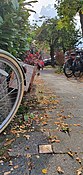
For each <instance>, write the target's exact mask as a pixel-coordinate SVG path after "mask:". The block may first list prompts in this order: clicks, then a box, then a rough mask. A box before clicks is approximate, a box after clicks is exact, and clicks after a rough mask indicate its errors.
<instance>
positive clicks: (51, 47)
mask: <svg viewBox="0 0 83 175" xmlns="http://www.w3.org/2000/svg"><path fill="white" fill-rule="evenodd" d="M50 56H51V65H52V67H54V45H50Z"/></svg>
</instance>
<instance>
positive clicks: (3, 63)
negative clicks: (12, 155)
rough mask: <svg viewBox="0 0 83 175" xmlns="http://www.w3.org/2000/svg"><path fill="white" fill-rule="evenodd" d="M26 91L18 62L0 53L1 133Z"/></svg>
mask: <svg viewBox="0 0 83 175" xmlns="http://www.w3.org/2000/svg"><path fill="white" fill-rule="evenodd" d="M23 92H24V79H23V74H22V71H21V67H20V65H19V64H18V62H17V61H16V60H15V59H14V58H12V57H10V55H9V56H8V55H5V54H4V53H3V54H2V53H0V133H1V132H2V131H3V130H4V129H5V128H6V127H7V125H8V124H9V123H10V121H11V120H12V118H13V117H14V116H15V114H16V112H17V110H18V108H19V105H20V103H21V100H22V97H23Z"/></svg>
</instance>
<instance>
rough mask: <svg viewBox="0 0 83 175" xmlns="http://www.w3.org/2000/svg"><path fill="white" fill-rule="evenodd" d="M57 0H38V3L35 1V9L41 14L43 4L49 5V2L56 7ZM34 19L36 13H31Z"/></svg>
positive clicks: (31, 17)
mask: <svg viewBox="0 0 83 175" xmlns="http://www.w3.org/2000/svg"><path fill="white" fill-rule="evenodd" d="M54 3H55V0H38V2H37V3H33V4H32V5H33V10H35V11H36V13H37V14H38V15H39V14H40V12H41V9H42V6H44V7H47V6H48V5H49V4H50V6H51V7H52V8H54ZM33 19H34V13H31V16H30V20H33Z"/></svg>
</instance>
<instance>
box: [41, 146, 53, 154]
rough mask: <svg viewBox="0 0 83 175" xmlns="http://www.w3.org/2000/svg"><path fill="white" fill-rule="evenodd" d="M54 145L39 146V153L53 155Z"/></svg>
mask: <svg viewBox="0 0 83 175" xmlns="http://www.w3.org/2000/svg"><path fill="white" fill-rule="evenodd" d="M52 152H53V150H52V145H39V153H52Z"/></svg>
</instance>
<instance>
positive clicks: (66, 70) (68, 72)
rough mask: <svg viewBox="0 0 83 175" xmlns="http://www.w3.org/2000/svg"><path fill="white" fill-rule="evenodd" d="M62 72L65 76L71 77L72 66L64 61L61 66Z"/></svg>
mask: <svg viewBox="0 0 83 175" xmlns="http://www.w3.org/2000/svg"><path fill="white" fill-rule="evenodd" d="M63 71H64V74H65V75H66V77H67V78H70V77H72V75H73V72H72V66H71V64H69V63H68V62H66V63H65V65H64V67H63Z"/></svg>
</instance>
